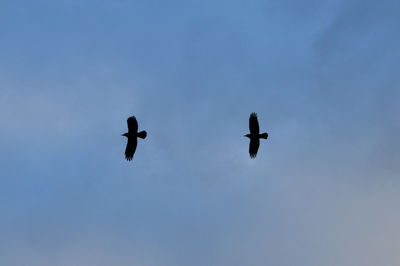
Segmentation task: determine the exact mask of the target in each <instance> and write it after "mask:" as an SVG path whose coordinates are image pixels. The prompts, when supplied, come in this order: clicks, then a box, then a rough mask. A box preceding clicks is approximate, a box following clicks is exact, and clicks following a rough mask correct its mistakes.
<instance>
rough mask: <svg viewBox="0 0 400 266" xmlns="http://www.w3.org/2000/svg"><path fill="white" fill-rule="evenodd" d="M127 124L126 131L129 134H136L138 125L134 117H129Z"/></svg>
mask: <svg viewBox="0 0 400 266" xmlns="http://www.w3.org/2000/svg"><path fill="white" fill-rule="evenodd" d="M127 123H128V131H129V132H135V133H136V132H137V131H138V123H137V120H136V117H134V116H131V117H129V118H128V120H127Z"/></svg>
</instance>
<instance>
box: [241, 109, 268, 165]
mask: <svg viewBox="0 0 400 266" xmlns="http://www.w3.org/2000/svg"><path fill="white" fill-rule="evenodd" d="M249 129H250V134H246V135H244V136H245V137H248V138H249V139H250V145H249V153H250V157H251V158H255V157H256V156H257V151H258V148H259V147H260V138H261V139H267V138H268V133H262V134H260V127H259V125H258V119H257V114H256V113H251V115H250V118H249Z"/></svg>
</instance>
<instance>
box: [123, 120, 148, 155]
mask: <svg viewBox="0 0 400 266" xmlns="http://www.w3.org/2000/svg"><path fill="white" fill-rule="evenodd" d="M127 123H128V133H125V134H122V136H125V137H127V138H128V143H127V144H126V149H125V158H126V159H127V160H128V161H131V160H132V158H133V155H134V154H135V151H136V146H137V138H138V137H139V138H141V139H145V138H146V136H147V132H146V131H144V130H143V131H140V132H138V123H137V120H136V117H134V116H131V117H129V118H128V120H127Z"/></svg>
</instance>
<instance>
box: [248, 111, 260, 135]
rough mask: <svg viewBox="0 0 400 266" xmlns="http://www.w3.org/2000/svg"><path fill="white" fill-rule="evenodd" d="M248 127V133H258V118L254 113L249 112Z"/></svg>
mask: <svg viewBox="0 0 400 266" xmlns="http://www.w3.org/2000/svg"><path fill="white" fill-rule="evenodd" d="M249 128H250V134H252V135H258V134H259V133H260V127H259V126H258V119H257V114H256V113H251V115H250V119H249Z"/></svg>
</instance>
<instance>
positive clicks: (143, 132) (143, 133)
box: [137, 130, 147, 139]
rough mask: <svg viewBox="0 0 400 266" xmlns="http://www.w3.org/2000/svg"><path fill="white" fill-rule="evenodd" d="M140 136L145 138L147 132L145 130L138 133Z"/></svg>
mask: <svg viewBox="0 0 400 266" xmlns="http://www.w3.org/2000/svg"><path fill="white" fill-rule="evenodd" d="M137 136H138V138H141V139H145V138H146V136H147V132H146V131H145V130H143V131H140V132H138V133H137Z"/></svg>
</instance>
